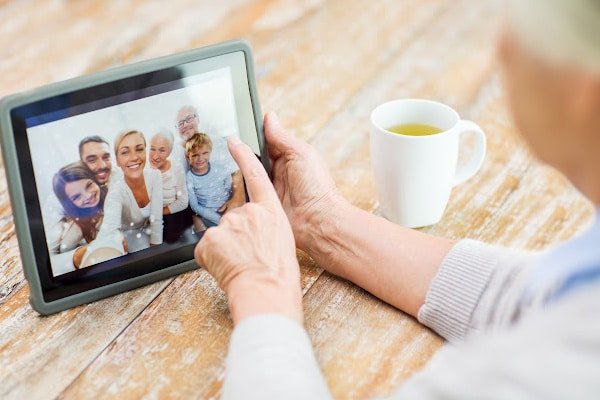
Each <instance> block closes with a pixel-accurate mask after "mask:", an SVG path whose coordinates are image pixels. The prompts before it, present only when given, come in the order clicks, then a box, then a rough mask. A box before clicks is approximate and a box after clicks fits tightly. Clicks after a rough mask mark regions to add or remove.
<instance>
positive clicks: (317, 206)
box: [264, 113, 348, 251]
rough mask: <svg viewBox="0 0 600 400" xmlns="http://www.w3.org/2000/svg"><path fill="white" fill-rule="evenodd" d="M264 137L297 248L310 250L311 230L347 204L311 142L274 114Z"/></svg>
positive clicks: (266, 127)
mask: <svg viewBox="0 0 600 400" xmlns="http://www.w3.org/2000/svg"><path fill="white" fill-rule="evenodd" d="M264 125H265V136H266V139H267V146H268V150H269V156H270V157H271V166H272V168H273V184H274V186H275V190H276V191H277V195H278V196H279V199H280V200H281V203H282V205H283V209H284V210H285V212H286V214H287V216H288V218H289V221H290V224H291V226H292V229H293V231H294V237H295V238H296V243H297V245H298V248H300V249H302V250H305V251H306V250H307V247H308V246H309V243H310V239H311V238H310V235H311V233H312V232H313V231H314V230H315V229H317V230H318V226H319V224H320V222H321V221H322V220H323V219H325V218H328V215H329V214H330V211H331V210H332V209H335V208H339V207H342V206H346V205H348V203H347V201H346V200H345V199H344V198H343V197H342V195H341V194H340V193H339V191H338V190H337V188H336V186H335V183H334V181H333V179H332V178H331V175H330V174H329V169H328V168H327V165H325V163H324V162H323V160H322V159H321V157H320V156H319V154H318V153H317V152H316V150H315V149H314V148H313V147H312V146H310V145H309V144H307V143H305V142H302V141H300V140H298V139H296V138H295V137H294V136H293V135H292V134H290V133H288V132H287V131H286V130H285V129H283V127H282V126H281V125H280V124H279V120H278V119H277V116H276V115H275V114H274V113H269V114H267V115H266V116H265V121H264Z"/></svg>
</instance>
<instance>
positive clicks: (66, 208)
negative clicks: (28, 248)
mask: <svg viewBox="0 0 600 400" xmlns="http://www.w3.org/2000/svg"><path fill="white" fill-rule="evenodd" d="M52 187H53V190H54V194H55V195H56V198H57V199H58V201H59V203H60V206H61V207H62V209H61V210H60V211H61V213H62V215H63V217H62V218H61V219H60V220H59V221H57V223H55V224H53V225H52V226H48V227H47V229H46V235H47V238H48V243H50V244H52V245H51V248H50V249H49V250H50V252H51V253H53V254H58V253H66V252H70V251H72V250H74V249H75V251H74V252H73V255H72V259H73V265H74V267H75V268H78V267H79V265H80V263H81V256H82V254H83V253H84V252H85V248H86V244H88V243H91V242H92V241H93V240H94V239H95V238H96V235H97V233H98V229H99V228H100V225H101V223H102V219H103V215H104V214H103V207H104V201H105V199H106V195H107V191H108V189H107V188H106V186H102V185H100V184H99V183H98V182H97V181H96V178H95V175H94V173H93V172H92V171H91V170H90V169H89V168H87V167H86V166H85V165H84V164H83V163H81V162H79V161H77V162H74V163H71V164H68V165H66V166H64V167H62V168H61V169H60V170H59V171H58V172H57V173H56V174H55V175H54V178H53V179H52Z"/></svg>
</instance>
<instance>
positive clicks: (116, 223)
mask: <svg viewBox="0 0 600 400" xmlns="http://www.w3.org/2000/svg"><path fill="white" fill-rule="evenodd" d="M114 148H115V158H116V161H117V165H118V166H119V168H121V170H122V171H123V179H122V180H119V181H118V182H115V183H114V184H112V185H111V187H110V189H109V191H108V195H107V197H106V202H105V205H106V208H105V215H104V221H103V222H102V226H101V228H100V232H99V233H98V239H97V240H98V241H104V240H107V241H112V242H113V243H114V242H116V241H117V240H115V239H116V238H118V237H119V233H120V234H122V235H123V238H124V239H125V243H126V245H127V248H128V251H129V252H135V251H138V250H142V249H145V248H147V247H149V246H150V245H157V244H161V243H162V242H163V192H162V190H163V189H162V177H161V174H160V172H159V171H158V170H156V169H144V167H145V166H146V139H145V138H144V135H143V134H142V132H140V131H137V130H127V131H124V132H122V133H120V134H119V135H117V137H116V138H115V142H114Z"/></svg>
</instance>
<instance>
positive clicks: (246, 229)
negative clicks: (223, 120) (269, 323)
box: [195, 138, 302, 323]
mask: <svg viewBox="0 0 600 400" xmlns="http://www.w3.org/2000/svg"><path fill="white" fill-rule="evenodd" d="M228 144H229V150H230V152H231V155H232V156H233V158H234V159H235V161H236V162H237V163H238V165H239V167H240V170H241V171H242V174H243V175H244V178H245V179H246V185H247V188H248V195H249V197H250V202H249V203H246V204H244V205H243V206H241V207H238V208H235V209H233V210H231V211H228V212H227V213H226V214H225V215H224V216H223V217H222V218H221V221H220V223H219V226H217V227H214V228H210V229H208V230H207V231H206V232H205V233H204V236H203V237H202V239H201V240H200V242H199V243H198V245H197V246H196V250H195V257H196V261H197V262H198V264H200V265H203V266H204V267H206V270H207V271H208V272H209V273H210V274H211V275H213V276H214V278H215V279H216V281H217V283H218V284H219V286H220V287H221V288H222V289H223V290H224V291H225V293H226V294H227V297H228V300H229V308H230V311H231V315H232V318H233V321H234V323H237V322H238V321H240V320H241V319H243V318H245V317H248V316H251V315H256V314H265V313H278V314H283V315H286V316H288V317H290V318H292V319H294V320H296V321H298V322H300V323H302V291H301V288H300V272H299V267H298V261H297V259H296V247H295V243H294V237H293V235H292V229H291V227H290V224H289V222H288V220H287V218H286V215H285V212H284V211H283V209H282V207H281V204H280V203H279V199H278V198H277V194H276V193H275V190H274V189H273V186H272V184H271V182H270V180H269V177H268V175H267V173H266V171H265V170H264V168H263V166H262V164H261V163H260V162H259V161H258V159H257V158H256V156H255V155H254V153H253V152H252V150H251V149H250V147H248V146H247V145H245V144H243V143H241V142H240V141H239V140H238V139H235V138H232V139H230V140H229V143H228Z"/></svg>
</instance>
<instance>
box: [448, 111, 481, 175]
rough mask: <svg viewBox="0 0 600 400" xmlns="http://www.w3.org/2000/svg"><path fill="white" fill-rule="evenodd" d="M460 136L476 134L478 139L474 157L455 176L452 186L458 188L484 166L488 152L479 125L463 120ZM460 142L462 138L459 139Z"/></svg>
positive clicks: (460, 122)
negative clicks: (486, 152) (457, 186)
mask: <svg viewBox="0 0 600 400" xmlns="http://www.w3.org/2000/svg"><path fill="white" fill-rule="evenodd" d="M457 130H458V135H459V136H462V135H464V134H468V133H470V134H474V135H475V138H476V142H475V150H474V151H473V155H472V156H471V159H470V160H469V161H468V162H467V163H465V164H464V165H462V166H461V167H459V168H458V170H457V171H456V174H455V175H454V182H453V183H452V186H456V185H458V184H461V183H463V182H465V181H466V180H467V179H469V178H471V177H472V176H473V175H475V173H476V172H477V171H479V168H481V165H482V164H483V160H484V159H485V150H486V139H485V134H484V133H483V130H482V129H481V128H480V127H479V125H477V124H476V123H475V122H472V121H468V120H464V119H463V120H461V121H459V123H458V126H457ZM459 140H460V137H459Z"/></svg>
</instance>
